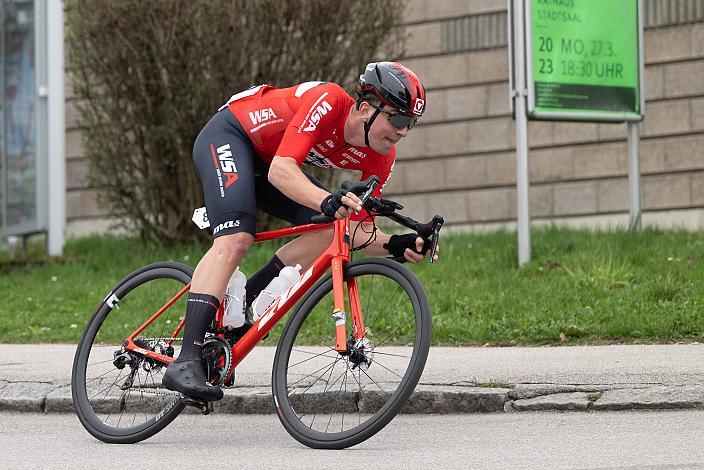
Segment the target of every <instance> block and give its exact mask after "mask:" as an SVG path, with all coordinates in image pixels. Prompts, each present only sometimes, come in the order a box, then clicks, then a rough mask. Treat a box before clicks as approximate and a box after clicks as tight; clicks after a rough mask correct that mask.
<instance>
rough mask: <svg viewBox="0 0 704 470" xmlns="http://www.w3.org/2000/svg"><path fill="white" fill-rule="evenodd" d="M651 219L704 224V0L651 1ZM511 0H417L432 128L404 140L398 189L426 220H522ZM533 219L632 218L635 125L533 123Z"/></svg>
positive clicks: (415, 41) (410, 28)
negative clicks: (511, 93) (631, 134)
mask: <svg viewBox="0 0 704 470" xmlns="http://www.w3.org/2000/svg"><path fill="white" fill-rule="evenodd" d="M644 5H645V10H646V11H645V13H646V15H645V16H646V32H645V61H646V72H645V91H646V107H645V113H646V118H645V120H644V122H643V123H642V125H641V139H642V140H641V173H642V179H641V183H642V207H643V210H644V221H645V222H646V223H648V222H657V223H659V224H662V225H686V226H689V227H702V226H704V216H703V215H702V213H703V209H704V204H703V202H704V193H703V190H704V22H703V21H704V2H702V1H700V0H657V1H650V0H645V2H644ZM506 6H507V3H506V1H504V0H482V1H474V0H473V1H469V0H451V1H443V2H439V3H433V2H426V1H421V0H411V2H410V5H409V9H408V12H407V15H406V21H407V25H406V28H407V32H408V34H409V41H408V47H407V51H408V55H407V57H406V58H405V59H404V63H405V64H406V65H408V66H409V67H410V68H411V69H413V70H414V71H416V73H418V74H419V75H420V76H421V78H422V79H423V80H424V82H425V83H426V86H427V89H428V90H427V91H428V100H427V102H428V104H427V106H428V108H427V114H426V116H424V119H423V122H422V125H419V126H418V127H417V128H416V129H414V131H413V132H411V134H410V135H409V137H408V138H407V139H406V141H405V142H402V145H399V162H398V163H397V165H396V167H395V170H394V176H393V178H392V180H391V181H390V183H389V185H388V186H387V188H388V189H387V194H388V195H389V196H390V197H395V198H397V199H398V200H399V201H401V202H403V203H405V204H406V205H407V207H409V208H411V207H412V208H413V210H412V211H413V212H415V215H417V216H418V217H420V218H423V219H427V218H429V217H430V216H432V214H434V213H440V214H443V215H445V217H446V220H448V222H450V223H452V224H455V225H458V226H467V224H471V225H472V226H475V227H476V226H482V227H483V226H487V225H489V226H492V225H496V224H506V223H509V224H510V223H511V222H512V221H513V220H515V217H516V191H515V181H516V169H515V126H514V121H513V119H512V118H511V115H510V108H509V106H510V105H509V97H508V78H507V77H508V67H509V64H508V49H507V39H506V37H507V34H506V22H507V18H506ZM529 142H530V147H531V149H530V154H529V165H530V182H531V187H530V212H531V217H532V218H533V220H534V221H536V222H539V221H543V222H558V223H560V222H562V223H573V224H581V225H587V226H595V225H604V224H614V223H620V224H626V223H627V221H628V216H627V214H628V207H629V201H628V178H627V175H628V157H627V143H626V126H625V124H596V123H567V122H537V121H533V122H530V124H529Z"/></svg>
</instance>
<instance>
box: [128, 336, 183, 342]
mask: <svg viewBox="0 0 704 470" xmlns="http://www.w3.org/2000/svg"><path fill="white" fill-rule="evenodd" d="M135 339H139V340H140V341H172V342H173V341H183V338H142V337H140V336H138V337H137V338H135Z"/></svg>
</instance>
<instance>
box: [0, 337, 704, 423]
mask: <svg viewBox="0 0 704 470" xmlns="http://www.w3.org/2000/svg"><path fill="white" fill-rule="evenodd" d="M74 352H75V346H73V345H8V344H0V410H13V411H33V412H37V411H44V412H71V411H72V410H73V408H72V404H71V392H70V386H69V384H70V376H71V365H72V361H73V355H74ZM273 357H274V348H272V347H260V348H255V350H254V351H253V352H252V354H251V355H250V356H249V357H247V358H246V359H245V360H244V361H243V362H242V364H240V366H239V367H238V368H237V371H236V377H237V386H236V387H234V388H232V389H228V390H226V396H225V399H223V400H222V401H221V402H219V404H218V406H217V407H216V410H219V411H220V412H229V413H267V412H274V406H273V400H272V398H271V390H270V384H271V367H272V362H273ZM676 408H704V345H702V344H683V345H647V346H619V345H616V346H573V347H538V348H442V347H434V348H431V350H430V355H429V357H428V362H427V364H426V366H425V371H424V373H423V376H422V378H421V381H420V383H419V385H418V387H417V388H416V391H415V392H414V394H413V396H412V397H411V399H410V400H409V403H408V404H407V406H406V408H405V409H404V412H406V413H469V412H515V411H519V412H520V411H543V410H570V411H591V410H595V411H596V410H628V409H676Z"/></svg>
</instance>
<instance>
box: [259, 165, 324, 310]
mask: <svg viewBox="0 0 704 470" xmlns="http://www.w3.org/2000/svg"><path fill="white" fill-rule="evenodd" d="M268 170H269V167H268V166H267V165H264V164H262V163H259V164H257V175H256V177H255V180H256V195H257V207H259V208H260V209H261V210H263V211H264V212H266V213H268V214H270V215H273V216H274V217H276V218H279V219H282V220H285V221H287V222H289V223H291V224H293V225H303V224H306V223H309V221H310V218H311V217H312V216H314V215H319V214H320V212H319V211H315V210H313V209H311V208H309V207H306V206H303V205H301V204H299V203H297V202H295V201H292V200H291V199H289V198H288V197H286V196H285V195H284V194H283V193H282V192H281V191H279V190H278V189H277V188H276V187H275V186H273V185H272V184H271V183H270V182H269V180H268V179H267V173H268ZM303 173H304V174H305V175H306V176H307V177H308V179H309V180H310V181H311V182H312V183H313V184H315V185H316V186H318V187H319V188H323V189H326V190H327V188H326V187H325V185H323V184H322V183H321V182H320V181H319V180H318V179H317V178H315V177H314V176H312V175H310V174H308V173H306V172H305V171H304V172H303ZM330 240H332V231H325V232H316V233H306V234H304V235H301V236H300V237H298V238H296V239H295V240H292V241H291V242H289V243H287V244H286V245H284V246H283V247H281V248H280V249H279V250H278V251H277V252H276V254H275V255H274V256H273V257H272V258H271V259H270V260H269V262H268V263H267V264H266V265H265V266H264V267H263V268H262V269H260V270H259V271H257V272H256V273H255V274H254V275H253V276H251V277H250V278H249V280H248V281H247V305H251V304H252V302H253V301H254V298H255V297H256V296H257V295H259V293H260V292H261V291H262V289H264V288H265V287H266V286H267V285H268V284H269V282H270V281H271V280H272V279H274V278H275V277H276V276H277V275H278V274H279V271H281V269H283V267H284V266H293V265H295V264H300V265H301V266H303V267H304V268H305V267H306V266H308V265H310V264H311V263H312V262H313V260H314V259H315V258H317V257H318V256H319V255H320V253H321V250H320V247H321V246H327V245H329V244H330Z"/></svg>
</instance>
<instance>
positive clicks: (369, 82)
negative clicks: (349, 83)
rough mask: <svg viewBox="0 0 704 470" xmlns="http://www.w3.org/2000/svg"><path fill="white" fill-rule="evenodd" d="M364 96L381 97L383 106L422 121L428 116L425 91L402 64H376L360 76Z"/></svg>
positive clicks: (368, 67)
mask: <svg viewBox="0 0 704 470" xmlns="http://www.w3.org/2000/svg"><path fill="white" fill-rule="evenodd" d="M359 86H360V88H361V91H362V94H363V95H366V94H372V95H376V96H378V97H379V98H380V99H381V101H382V103H384V104H387V105H390V106H393V107H394V108H396V109H398V110H399V111H400V112H401V113H403V114H406V115H408V116H413V117H414V118H419V117H421V116H422V115H423V113H424V112H425V87H424V86H423V84H422V83H421V82H420V80H419V79H418V77H417V76H416V74H415V73H413V72H412V71H411V70H410V69H407V68H406V67H404V66H403V65H401V64H399V63H398V62H372V63H371V64H369V65H367V67H366V69H364V73H363V74H362V75H360V76H359Z"/></svg>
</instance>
